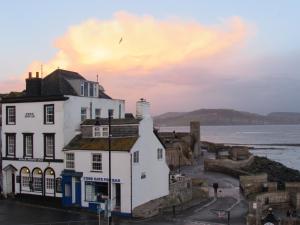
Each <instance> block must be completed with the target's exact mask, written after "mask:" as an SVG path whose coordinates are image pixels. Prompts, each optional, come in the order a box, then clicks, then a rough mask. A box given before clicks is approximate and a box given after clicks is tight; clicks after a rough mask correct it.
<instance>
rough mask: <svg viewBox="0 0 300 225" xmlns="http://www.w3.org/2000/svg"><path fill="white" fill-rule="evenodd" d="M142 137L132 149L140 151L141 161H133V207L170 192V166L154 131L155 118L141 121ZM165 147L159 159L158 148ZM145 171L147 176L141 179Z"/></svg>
mask: <svg viewBox="0 0 300 225" xmlns="http://www.w3.org/2000/svg"><path fill="white" fill-rule="evenodd" d="M139 135H140V138H139V139H138V141H137V142H136V144H135V145H134V147H133V148H132V149H131V154H132V155H133V152H134V151H139V163H133V164H132V169H133V173H132V175H133V183H132V193H133V209H134V208H135V207H137V206H139V205H141V204H144V203H146V202H148V201H150V200H153V199H157V198H160V197H163V196H166V195H168V194H169V168H168V166H167V163H166V158H165V149H164V147H163V146H162V144H161V143H160V142H159V140H158V139H157V137H156V136H155V134H154V133H153V120H152V118H151V117H147V118H145V119H143V120H142V121H141V122H140V126H139ZM158 148H162V149H163V159H161V160H158V159H157V149H158ZM142 173H145V174H146V178H144V179H141V174H142Z"/></svg>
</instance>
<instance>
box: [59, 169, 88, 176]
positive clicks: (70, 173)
mask: <svg viewBox="0 0 300 225" xmlns="http://www.w3.org/2000/svg"><path fill="white" fill-rule="evenodd" d="M61 176H71V177H82V176H83V172H76V171H75V170H63V171H62V172H61Z"/></svg>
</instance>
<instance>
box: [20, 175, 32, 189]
mask: <svg viewBox="0 0 300 225" xmlns="http://www.w3.org/2000/svg"><path fill="white" fill-rule="evenodd" d="M21 180H22V182H21V183H22V187H29V183H30V177H27V176H22V178H21Z"/></svg>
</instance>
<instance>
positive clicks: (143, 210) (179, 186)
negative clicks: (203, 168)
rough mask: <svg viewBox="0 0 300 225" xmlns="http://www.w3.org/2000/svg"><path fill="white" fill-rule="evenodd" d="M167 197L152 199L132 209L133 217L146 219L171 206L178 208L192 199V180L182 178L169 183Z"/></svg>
mask: <svg viewBox="0 0 300 225" xmlns="http://www.w3.org/2000/svg"><path fill="white" fill-rule="evenodd" d="M169 191H170V193H169V195H168V196H165V197H162V198H158V199H154V200H152V201H150V202H147V203H145V204H143V205H140V206H138V207H136V208H134V209H133V212H132V214H133V217H136V218H148V217H152V216H155V215H157V214H159V213H160V212H162V211H163V210H165V209H168V208H171V207H172V206H180V205H182V204H184V203H186V202H189V201H191V200H192V198H193V189H192V179H191V178H187V177H182V179H180V180H178V181H177V182H174V183H170V189H169Z"/></svg>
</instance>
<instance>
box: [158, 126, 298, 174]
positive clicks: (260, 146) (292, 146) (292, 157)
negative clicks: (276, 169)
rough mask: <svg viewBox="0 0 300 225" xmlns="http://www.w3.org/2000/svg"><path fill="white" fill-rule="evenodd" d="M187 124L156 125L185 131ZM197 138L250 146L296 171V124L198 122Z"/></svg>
mask: <svg viewBox="0 0 300 225" xmlns="http://www.w3.org/2000/svg"><path fill="white" fill-rule="evenodd" d="M189 129H190V128H189V127H160V128H159V130H160V131H161V132H163V131H174V130H175V131H176V132H189ZM201 140H202V141H209V142H214V143H222V144H228V145H245V146H249V147H253V149H252V150H251V152H252V153H253V154H254V155H257V156H265V157H267V158H269V159H271V160H274V161H277V162H280V163H282V164H284V165H286V166H287V167H290V168H293V169H297V170H299V171H300V125H247V126H201Z"/></svg>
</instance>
